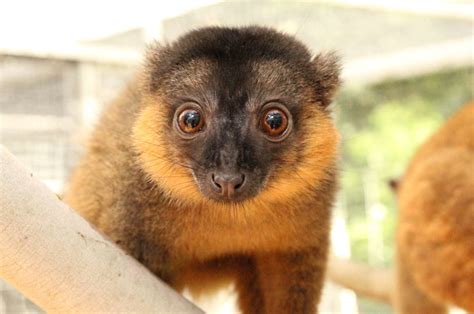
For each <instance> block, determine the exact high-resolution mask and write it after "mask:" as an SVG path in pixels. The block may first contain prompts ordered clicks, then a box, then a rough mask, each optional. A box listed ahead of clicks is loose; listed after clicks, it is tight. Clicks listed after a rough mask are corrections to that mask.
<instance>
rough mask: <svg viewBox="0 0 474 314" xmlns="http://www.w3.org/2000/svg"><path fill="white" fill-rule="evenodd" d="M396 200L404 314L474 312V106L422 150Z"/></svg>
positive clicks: (399, 296) (399, 290)
mask: <svg viewBox="0 0 474 314" xmlns="http://www.w3.org/2000/svg"><path fill="white" fill-rule="evenodd" d="M397 194H398V201H399V208H400V214H399V224H398V231H397V264H398V265H397V273H398V276H397V281H398V282H397V305H398V308H399V310H400V312H401V313H410V314H415V313H444V312H445V311H446V307H445V306H446V305H448V304H451V305H455V306H458V307H461V308H464V309H466V310H468V311H474V103H471V104H468V105H466V106H464V107H463V108H462V109H461V110H460V111H459V112H458V113H457V114H456V115H454V116H453V117H452V118H451V119H450V120H449V121H448V122H447V123H446V124H445V125H444V126H443V127H441V129H440V130H439V131H438V132H437V133H436V134H434V135H433V136H432V137H431V138H430V139H429V140H428V141H427V142H426V143H425V144H424V145H423V146H422V147H421V148H420V149H419V151H418V152H417V153H416V155H415V156H414V158H413V159H412V161H411V164H410V166H409V168H408V170H407V172H406V174H405V175H404V177H403V178H402V180H401V183H400V184H399V187H398V188H397Z"/></svg>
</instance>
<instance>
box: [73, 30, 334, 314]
mask: <svg viewBox="0 0 474 314" xmlns="http://www.w3.org/2000/svg"><path fill="white" fill-rule="evenodd" d="M338 85H339V66H338V61H337V59H336V57H335V56H334V55H332V54H320V55H317V56H316V57H312V56H311V54H310V52H309V50H308V49H307V48H306V47H305V46H304V45H303V44H302V43H300V42H299V41H297V40H296V39H295V38H293V37H291V36H288V35H285V34H282V33H279V32H277V31H274V30H271V29H267V28H261V27H245V28H219V27H211V28H203V29H199V30H196V31H192V32H190V33H188V34H186V35H184V36H182V37H181V38H179V39H178V40H176V41H175V42H173V43H171V44H169V45H163V46H161V45H158V44H156V45H153V46H152V47H150V48H149V50H148V52H147V55H146V62H145V64H144V66H143V68H142V70H141V71H140V73H139V75H137V78H136V79H135V80H134V81H133V82H131V83H130V84H129V87H128V88H127V89H126V90H125V91H124V92H123V94H122V95H121V97H120V98H118V99H117V100H116V101H115V102H113V103H112V104H111V105H110V106H109V107H108V108H106V110H105V111H104V113H103V115H102V118H101V119H100V121H99V122H98V125H97V127H96V129H95V130H94V132H93V134H92V136H91V138H90V141H89V143H88V146H87V150H86V153H85V155H84V156H83V157H82V159H81V161H80V163H79V165H78V166H77V168H76V169H75V171H74V172H73V175H72V177H71V180H70V184H69V188H68V191H67V193H66V201H67V202H68V203H69V204H70V205H71V206H72V207H73V208H75V209H76V210H78V211H79V212H80V213H81V214H82V215H83V216H84V217H85V218H86V219H87V220H89V221H90V222H91V223H92V224H94V225H95V226H97V228H99V229H100V230H101V231H102V232H104V233H105V234H107V235H108V236H109V237H110V238H111V239H112V240H114V241H115V242H116V243H118V244H119V245H120V246H121V247H122V248H123V249H124V250H125V251H127V252H129V253H130V254H131V255H133V256H134V257H135V258H136V259H138V260H139V261H140V262H141V263H143V264H144V265H145V266H146V267H148V268H149V269H150V270H151V271H152V272H154V273H155V274H156V275H157V276H158V277H160V278H161V279H163V280H164V281H166V282H167V283H169V284H170V285H171V286H172V287H174V288H175V289H177V290H182V289H183V288H184V287H188V288H189V289H190V291H191V292H203V291H204V290H210V289H213V288H217V287H219V285H220V284H221V283H222V282H225V281H226V280H232V281H234V282H235V287H236V290H237V292H238V295H239V299H238V302H239V306H240V308H241V310H242V311H243V312H244V313H272V314H274V313H314V312H316V311H317V304H318V302H319V298H320V293H321V288H322V285H323V278H324V273H325V266H326V255H327V250H328V242H329V240H328V235H329V224H330V212H331V204H332V202H333V200H334V195H335V191H336V177H337V171H336V160H337V145H338V133H337V131H336V129H335V127H334V125H333V121H332V119H331V116H330V111H329V110H328V105H329V104H330V102H331V100H332V97H333V95H334V93H335V91H336V89H337V87H338ZM157 310H159V309H157Z"/></svg>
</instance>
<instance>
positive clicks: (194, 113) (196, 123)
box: [177, 106, 204, 137]
mask: <svg viewBox="0 0 474 314" xmlns="http://www.w3.org/2000/svg"><path fill="white" fill-rule="evenodd" d="M197 107H198V106H187V107H185V108H183V109H181V110H179V111H178V115H177V125H178V127H179V129H180V131H181V132H182V133H183V135H185V136H187V137H189V136H192V135H194V134H195V133H197V132H199V131H201V130H202V128H203V127H204V116H203V114H202V112H201V110H200V109H199V108H197Z"/></svg>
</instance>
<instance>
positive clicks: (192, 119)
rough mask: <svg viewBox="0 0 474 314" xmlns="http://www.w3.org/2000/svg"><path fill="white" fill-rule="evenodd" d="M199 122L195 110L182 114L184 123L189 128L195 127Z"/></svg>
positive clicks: (199, 117) (197, 113) (198, 116)
mask: <svg viewBox="0 0 474 314" xmlns="http://www.w3.org/2000/svg"><path fill="white" fill-rule="evenodd" d="M199 122H201V116H200V115H199V112H197V111H188V112H187V113H186V115H185V116H184V123H185V124H186V126H187V127H188V128H190V129H194V128H196V127H197V126H198V125H199Z"/></svg>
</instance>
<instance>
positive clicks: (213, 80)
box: [133, 27, 339, 206]
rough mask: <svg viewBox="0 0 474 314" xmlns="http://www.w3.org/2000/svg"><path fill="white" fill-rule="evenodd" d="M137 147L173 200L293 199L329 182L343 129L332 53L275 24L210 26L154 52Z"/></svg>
mask: <svg viewBox="0 0 474 314" xmlns="http://www.w3.org/2000/svg"><path fill="white" fill-rule="evenodd" d="M144 69H145V70H144V76H143V86H142V88H143V91H142V92H143V95H144V96H143V99H142V106H143V108H142V110H141V113H140V115H139V117H138V118H137V120H136V123H135V127H134V134H133V138H134V145H135V148H136V150H137V152H138V153H139V156H140V162H141V165H142V167H143V168H144V170H145V171H146V172H147V174H149V176H150V177H151V178H152V180H154V181H156V183H157V184H158V185H159V186H161V187H162V188H163V190H164V191H167V192H169V195H170V197H173V196H176V199H179V200H189V201H190V202H194V203H196V202H201V203H202V202H208V203H209V202H211V203H213V204H217V203H218V204H221V205H223V206H227V205H231V204H239V205H243V204H245V203H246V202H254V201H259V202H266V203H269V202H270V203H271V202H275V201H286V200H289V199H291V198H295V197H301V195H304V194H302V193H308V192H310V190H313V189H314V188H317V186H318V184H320V183H324V181H325V180H327V179H328V178H329V177H328V176H329V174H328V172H331V171H332V169H333V167H334V163H335V158H336V157H335V156H336V146H337V133H336V131H335V129H334V127H333V124H332V121H331V118H330V116H329V112H328V110H327V108H326V107H327V106H328V104H329V103H330V101H331V98H332V96H333V94H334V92H335V90H336V88H337V86H338V85H339V66H338V63H337V59H336V57H335V56H333V55H332V54H327V55H318V56H316V57H314V58H311V55H310V53H309V51H308V49H307V48H306V47H305V46H304V45H303V44H301V43H300V42H299V41H297V40H296V39H294V38H293V37H291V36H288V35H284V34H281V33H279V32H276V31H274V30H271V29H268V28H260V27H246V28H218V27H212V28H204V29H200V30H196V31H192V32H190V33H188V34H186V35H184V36H183V37H181V38H180V39H178V40H177V41H176V42H174V43H172V44H171V45H168V46H159V45H155V46H153V47H151V48H150V49H149V51H148V54H147V60H146V64H145V67H144Z"/></svg>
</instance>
